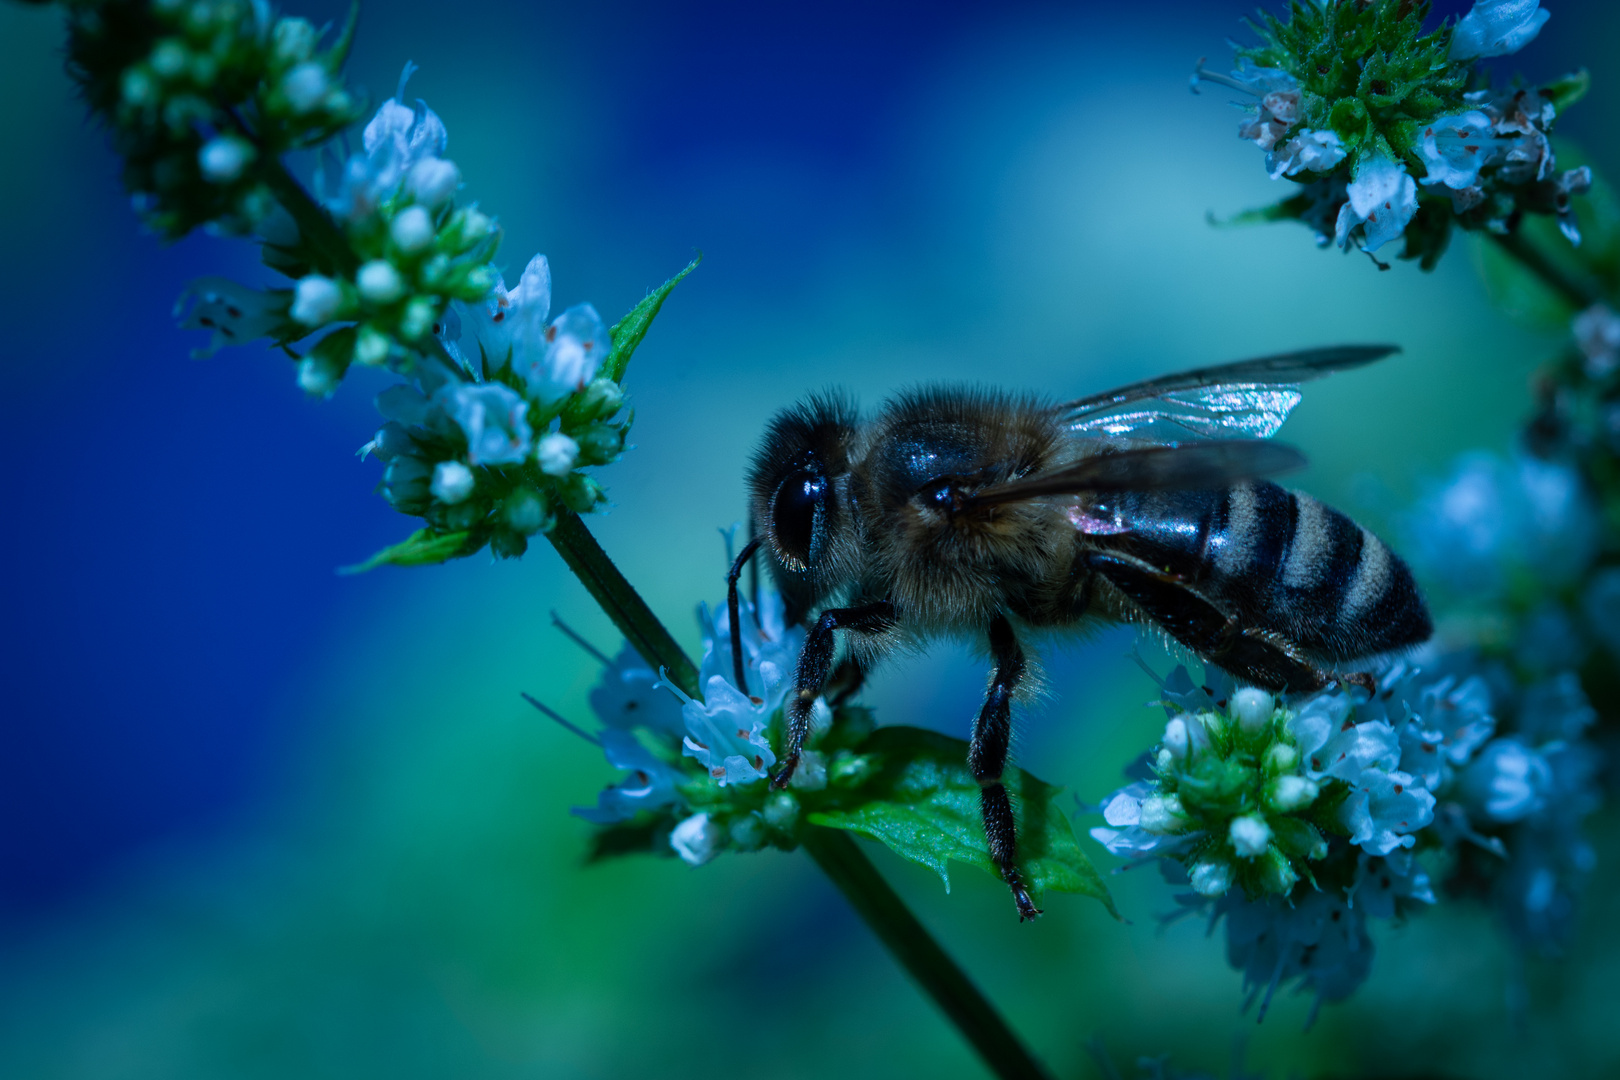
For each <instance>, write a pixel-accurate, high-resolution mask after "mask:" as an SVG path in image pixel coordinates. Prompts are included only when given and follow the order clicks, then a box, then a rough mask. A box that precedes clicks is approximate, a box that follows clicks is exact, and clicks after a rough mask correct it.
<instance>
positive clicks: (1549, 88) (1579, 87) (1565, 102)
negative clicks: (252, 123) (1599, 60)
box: [1541, 68, 1592, 115]
mask: <svg viewBox="0 0 1620 1080" xmlns="http://www.w3.org/2000/svg"><path fill="white" fill-rule="evenodd" d="M1591 88H1592V74H1591V72H1589V71H1587V70H1586V69H1585V68H1581V69H1580V70H1579V71H1572V72H1570V73H1569V74H1568V75H1565V76H1564V77H1563V78H1561V79H1554V80H1553V81H1552V82H1550V83H1548V84H1547V85H1546V86H1543V87H1542V88H1541V96H1542V97H1544V98H1546V99H1547V100H1548V101H1551V102H1552V103H1553V108H1554V109H1555V110H1557V112H1558V113H1559V114H1560V115H1562V114H1563V112H1564V110H1565V109H1567V108H1569V107H1570V106H1571V105H1573V104H1575V103H1576V102H1577V101H1579V100H1581V98H1583V97H1585V96H1586V92H1587V91H1588V90H1590V89H1591Z"/></svg>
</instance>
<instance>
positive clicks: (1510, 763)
mask: <svg viewBox="0 0 1620 1080" xmlns="http://www.w3.org/2000/svg"><path fill="white" fill-rule="evenodd" d="M1493 686H1501V687H1508V686H1511V678H1510V676H1508V675H1507V674H1506V672H1505V671H1504V670H1503V669H1501V668H1498V667H1495V666H1492V665H1490V664H1487V663H1482V662H1480V661H1478V660H1477V659H1473V658H1469V657H1452V658H1446V659H1444V660H1436V661H1434V662H1432V663H1429V664H1427V665H1416V664H1397V665H1395V666H1394V667H1393V668H1391V669H1390V670H1389V671H1388V672H1387V673H1386V674H1385V675H1384V676H1383V677H1382V678H1381V679H1380V680H1379V682H1378V684H1377V689H1376V692H1375V693H1373V694H1371V695H1368V694H1367V693H1366V692H1365V691H1363V690H1361V689H1360V688H1354V689H1334V690H1330V691H1327V692H1324V693H1321V694H1317V695H1314V696H1312V697H1309V698H1307V699H1304V700H1300V701H1279V700H1278V699H1276V698H1274V697H1273V696H1272V695H1270V694H1268V693H1266V692H1264V691H1261V690H1257V689H1254V688H1236V687H1234V685H1233V684H1232V682H1231V680H1230V679H1229V678H1228V677H1226V676H1225V675H1223V674H1222V673H1220V672H1219V671H1217V670H1215V669H1210V670H1209V671H1208V672H1206V679H1205V685H1202V686H1195V685H1193V682H1192V680H1191V678H1190V677H1189V676H1188V674H1187V672H1186V669H1185V668H1180V667H1178V668H1176V670H1175V671H1174V672H1172V673H1171V675H1170V677H1169V678H1168V679H1166V680H1164V682H1163V683H1162V684H1161V697H1162V704H1163V706H1164V708H1165V711H1166V713H1167V714H1168V715H1169V721H1168V723H1167V724H1166V725H1165V731H1164V737H1163V739H1162V741H1161V743H1160V745H1159V747H1158V749H1157V751H1156V752H1155V753H1153V754H1152V756H1151V757H1150V758H1149V759H1148V761H1147V762H1146V763H1145V764H1144V767H1143V771H1142V774H1141V778H1140V779H1138V780H1136V781H1135V782H1133V783H1132V784H1130V785H1128V786H1126V787H1124V788H1122V789H1120V790H1119V791H1116V792H1114V793H1113V794H1112V795H1110V796H1109V797H1108V798H1107V799H1105V800H1104V801H1103V803H1102V806H1101V812H1102V815H1103V818H1104V820H1105V821H1106V822H1107V824H1106V825H1105V826H1100V827H1097V828H1093V829H1092V830H1091V833H1092V836H1093V838H1094V839H1096V840H1098V841H1099V842H1101V843H1102V844H1103V845H1104V846H1105V847H1107V848H1108V850H1109V851H1110V852H1111V853H1113V854H1115V855H1118V856H1122V857H1126V858H1129V859H1131V860H1133V861H1134V862H1136V863H1140V862H1148V861H1152V862H1157V863H1159V865H1160V868H1161V871H1162V872H1163V874H1164V876H1165V878H1166V879H1167V880H1169V881H1170V882H1171V883H1172V884H1174V885H1179V886H1184V887H1186V888H1187V889H1188V891H1187V892H1186V893H1184V894H1182V895H1180V896H1179V897H1178V898H1177V900H1178V911H1177V912H1176V914H1175V915H1173V916H1171V918H1178V917H1181V916H1185V915H1188V914H1191V913H1194V912H1203V913H1205V914H1206V915H1207V917H1208V918H1209V920H1210V923H1211V926H1213V925H1214V924H1215V923H1216V922H1218V921H1220V920H1222V919H1223V918H1224V920H1225V927H1226V939H1227V957H1228V959H1229V960H1230V962H1231V963H1232V965H1233V966H1234V967H1236V968H1238V969H1239V970H1241V971H1242V972H1243V975H1244V988H1245V991H1246V992H1247V993H1248V1002H1247V1003H1248V1004H1252V1003H1253V1002H1254V1001H1255V1000H1256V999H1257V998H1258V1000H1259V1002H1260V1009H1259V1013H1260V1015H1261V1016H1262V1017H1263V1016H1264V1014H1265V1011H1266V1008H1267V1006H1268V1005H1269V1004H1270V1001H1271V998H1272V995H1273V994H1274V993H1275V992H1276V990H1277V989H1278V988H1279V987H1280V986H1283V985H1286V984H1290V983H1292V984H1294V985H1296V986H1297V988H1298V989H1300V990H1302V991H1305V992H1308V993H1312V994H1314V995H1315V998H1316V1006H1317V1007H1319V1006H1320V1005H1321V1004H1322V1003H1323V1002H1333V1001H1339V1000H1342V999H1343V998H1345V997H1347V996H1349V995H1350V994H1351V993H1352V992H1353V991H1354V990H1355V989H1356V988H1357V987H1358V986H1360V985H1361V983H1362V982H1364V981H1365V980H1366V978H1367V975H1368V974H1369V973H1370V971H1371V967H1372V960H1373V954H1374V945H1373V940H1372V936H1371V934H1370V932H1369V925H1368V921H1369V919H1374V920H1376V919H1383V920H1389V919H1398V918H1404V917H1405V916H1407V915H1409V914H1412V913H1414V912H1417V911H1420V910H1423V909H1425V908H1426V907H1428V906H1431V905H1433V904H1435V903H1436V891H1435V888H1434V884H1433V879H1432V878H1431V870H1430V869H1429V868H1426V866H1425V863H1426V862H1433V863H1434V864H1435V869H1434V870H1433V873H1434V874H1435V875H1437V876H1438V878H1439V880H1441V882H1442V884H1443V885H1444V890H1443V891H1444V892H1446V893H1448V894H1457V893H1469V894H1473V895H1477V896H1479V897H1481V898H1484V899H1487V900H1489V902H1491V903H1492V904H1493V905H1494V907H1495V908H1496V910H1497V913H1498V915H1499V916H1500V917H1501V919H1502V921H1503V923H1504V924H1505V925H1506V927H1507V928H1508V929H1509V930H1510V931H1511V932H1512V934H1513V935H1514V936H1515V939H1516V940H1518V941H1520V942H1521V943H1522V944H1524V945H1525V946H1527V947H1531V948H1535V949H1537V950H1540V951H1553V950H1555V949H1556V948H1557V947H1558V946H1559V945H1560V944H1561V943H1562V941H1563V940H1564V936H1565V935H1566V934H1567V932H1568V930H1569V927H1570V918H1571V914H1572V912H1573V911H1574V909H1575V897H1576V894H1577V891H1578V888H1579V884H1580V882H1581V880H1582V879H1583V878H1584V876H1585V874H1586V872H1587V871H1589V870H1590V868H1591V849H1590V847H1589V846H1588V845H1587V844H1586V842H1585V840H1584V839H1583V838H1582V837H1581V835H1580V825H1581V821H1582V819H1583V818H1584V817H1585V816H1586V815H1587V814H1588V813H1590V812H1591V810H1592V809H1593V808H1594V807H1595V805H1596V788H1595V785H1594V765H1595V761H1596V754H1595V751H1594V749H1593V748H1592V746H1591V745H1590V744H1589V743H1588V742H1586V741H1585V740H1584V737H1583V736H1584V733H1585V730H1586V728H1587V726H1588V725H1589V724H1590V723H1591V720H1592V716H1593V714H1592V710H1591V708H1590V706H1589V705H1588V704H1587V702H1586V699H1585V697H1584V696H1583V694H1582V692H1581V689H1580V684H1579V682H1578V681H1577V680H1575V679H1574V677H1573V676H1572V675H1568V674H1565V675H1564V676H1561V677H1558V678H1555V679H1553V680H1551V681H1548V682H1545V683H1541V684H1537V685H1535V686H1532V687H1529V688H1527V689H1525V690H1524V691H1522V692H1519V691H1514V690H1511V689H1499V690H1493ZM1504 716H1505V717H1510V718H1511V720H1512V723H1511V724H1507V723H1504V722H1503V721H1502V720H1501V719H1500V718H1501V717H1504ZM1313 1016H1314V1009H1313Z"/></svg>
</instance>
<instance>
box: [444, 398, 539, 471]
mask: <svg viewBox="0 0 1620 1080" xmlns="http://www.w3.org/2000/svg"><path fill="white" fill-rule="evenodd" d="M436 396H437V397H438V398H439V399H440V400H441V402H442V404H443V406H444V410H445V412H447V413H449V414H450V418H451V419H452V420H454V421H455V422H456V423H457V424H458V425H460V427H461V430H462V431H463V432H464V433H465V434H466V436H467V460H469V461H471V462H472V463H473V464H474V465H515V464H517V463H518V462H520V461H522V460H523V459H524V458H526V457H528V456H529V449H530V446H531V444H532V441H533V439H534V433H533V432H532V431H531V430H530V428H529V422H528V420H527V419H526V414H527V413H528V411H529V403H528V402H527V401H524V400H523V398H521V397H520V396H518V394H517V392H516V391H514V390H512V389H511V388H510V387H506V386H502V385H501V384H500V383H475V384H469V383H458V384H456V385H455V387H454V388H453V389H449V391H448V393H446V392H445V391H440V392H439V394H438V395H436Z"/></svg>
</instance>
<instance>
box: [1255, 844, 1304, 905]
mask: <svg viewBox="0 0 1620 1080" xmlns="http://www.w3.org/2000/svg"><path fill="white" fill-rule="evenodd" d="M1254 868H1255V869H1256V870H1257V871H1259V875H1258V876H1259V878H1260V887H1261V888H1262V889H1264V890H1265V891H1266V892H1268V893H1271V894H1272V895H1274V896H1286V895H1287V894H1288V893H1290V892H1292V891H1293V889H1294V886H1295V885H1296V884H1298V883H1299V875H1298V874H1297V873H1295V872H1294V867H1293V865H1292V864H1291V863H1289V861H1288V856H1286V855H1284V854H1283V853H1282V852H1280V851H1278V850H1277V849H1276V848H1271V849H1270V850H1268V851H1267V852H1266V853H1265V854H1264V855H1262V856H1260V857H1259V858H1258V859H1256V860H1255V864H1254Z"/></svg>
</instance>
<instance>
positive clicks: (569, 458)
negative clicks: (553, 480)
mask: <svg viewBox="0 0 1620 1080" xmlns="http://www.w3.org/2000/svg"><path fill="white" fill-rule="evenodd" d="M535 456H536V457H538V458H539V460H540V471H541V472H543V473H545V474H546V475H547V476H567V475H568V474H569V473H570V472H572V471H573V468H574V462H576V461H578V460H579V443H577V442H575V441H574V440H573V439H571V438H569V437H568V436H567V435H564V434H563V433H562V432H560V431H554V432H552V433H551V434H550V435H546V436H544V437H543V438H541V440H540V443H539V445H538V446H537V447H536V449H535Z"/></svg>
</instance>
